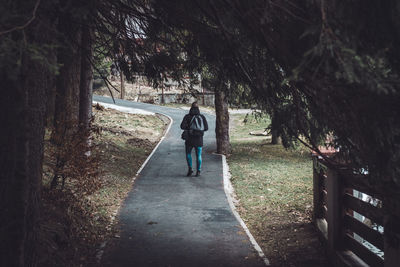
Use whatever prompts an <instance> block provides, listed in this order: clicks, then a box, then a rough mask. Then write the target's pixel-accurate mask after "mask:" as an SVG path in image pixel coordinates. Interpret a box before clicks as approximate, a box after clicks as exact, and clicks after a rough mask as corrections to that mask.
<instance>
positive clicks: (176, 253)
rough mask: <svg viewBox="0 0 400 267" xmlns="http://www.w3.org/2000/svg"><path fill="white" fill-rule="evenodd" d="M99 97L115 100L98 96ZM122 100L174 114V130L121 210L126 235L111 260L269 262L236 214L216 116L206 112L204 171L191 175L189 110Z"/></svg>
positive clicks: (105, 261)
mask: <svg viewBox="0 0 400 267" xmlns="http://www.w3.org/2000/svg"><path fill="white" fill-rule="evenodd" d="M94 101H98V102H105V103H112V100H111V99H110V98H104V97H99V96H95V97H94ZM116 104H117V105H121V106H126V107H132V108H140V109H143V110H147V111H151V112H156V113H161V114H165V115H168V116H170V117H171V118H172V119H173V123H172V125H171V129H170V131H169V132H168V133H167V135H166V137H165V139H164V140H163V142H162V143H161V144H160V146H159V147H158V149H157V150H156V152H155V153H154V154H153V156H152V157H151V158H150V160H149V162H148V163H147V165H146V166H145V168H144V169H143V170H142V172H141V173H140V175H139V177H138V178H137V179H136V181H135V184H134V186H133V189H132V191H131V192H130V193H129V195H128V197H127V199H126V200H125V202H124V204H123V206H122V208H121V210H120V213H119V221H120V224H121V230H122V231H121V236H120V238H119V240H118V242H117V244H115V245H114V246H113V247H112V248H111V251H109V252H107V253H106V254H105V255H104V257H103V260H102V264H103V265H105V266H174V267H175V266H188V267H191V266H202V267H203V266H204V267H205V266H265V264H264V262H263V261H262V259H261V258H260V257H259V256H258V254H257V253H256V251H255V250H254V248H253V246H252V245H251V243H250V241H249V238H248V237H247V235H246V233H245V232H244V231H243V228H242V227H241V226H240V224H239V222H238V221H237V220H236V218H235V216H234V215H233V213H232V211H231V209H230V207H229V204H228V200H227V197H226V195H225V193H224V186H223V174H222V159H221V156H220V155H215V154H213V152H214V151H216V143H215V132H214V129H215V117H214V116H212V115H208V114H205V116H206V118H207V120H208V123H209V129H210V130H209V131H208V132H206V133H205V136H204V147H203V168H202V173H201V177H194V176H193V177H186V172H187V166H186V161H185V151H184V142H183V140H181V139H180V135H181V130H180V127H179V126H180V123H181V120H182V118H183V116H184V115H185V113H187V111H184V110H180V109H174V108H166V107H161V106H155V105H150V104H145V103H138V102H130V101H124V100H118V99H116Z"/></svg>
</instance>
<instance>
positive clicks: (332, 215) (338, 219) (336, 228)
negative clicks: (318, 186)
mask: <svg viewBox="0 0 400 267" xmlns="http://www.w3.org/2000/svg"><path fill="white" fill-rule="evenodd" d="M326 187H327V188H326V189H327V206H328V211H327V222H328V254H329V257H331V259H333V258H334V257H335V252H336V251H338V250H341V248H342V247H343V237H344V235H343V234H344V232H343V205H342V202H343V185H342V182H341V180H340V177H339V176H338V174H337V172H336V171H334V170H332V169H330V168H328V170H327V185H326Z"/></svg>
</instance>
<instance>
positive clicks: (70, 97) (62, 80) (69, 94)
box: [51, 13, 81, 188]
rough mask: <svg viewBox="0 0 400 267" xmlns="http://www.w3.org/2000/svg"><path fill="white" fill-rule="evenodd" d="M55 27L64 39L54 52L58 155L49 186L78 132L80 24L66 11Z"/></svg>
mask: <svg viewBox="0 0 400 267" xmlns="http://www.w3.org/2000/svg"><path fill="white" fill-rule="evenodd" d="M57 29H58V31H59V33H60V36H61V37H62V38H63V39H61V40H60V42H61V43H62V44H63V45H62V46H60V48H59V49H58V54H57V59H58V60H57V61H58V64H60V65H61V66H62V67H61V68H60V74H59V75H58V77H57V81H56V86H57V92H56V102H55V112H54V130H53V133H52V142H53V143H54V144H55V145H56V147H57V156H56V164H55V165H56V167H55V170H54V176H53V180H52V182H51V188H55V187H56V186H57V184H58V176H59V173H60V171H61V170H62V169H63V168H64V165H65V163H66V159H65V157H66V156H67V155H65V153H64V152H63V147H64V146H65V145H66V144H67V145H68V143H69V142H71V139H72V136H73V135H74V134H75V133H76V132H77V131H78V122H79V96H80V91H79V90H80V77H81V55H80V42H81V26H79V25H77V24H76V23H73V22H72V20H71V18H70V15H69V14H68V13H67V14H63V15H61V16H60V18H59V23H58V28H57Z"/></svg>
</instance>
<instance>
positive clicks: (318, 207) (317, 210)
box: [313, 156, 322, 223]
mask: <svg viewBox="0 0 400 267" xmlns="http://www.w3.org/2000/svg"><path fill="white" fill-rule="evenodd" d="M317 160H318V157H317V156H313V221H314V223H316V222H317V219H320V218H322V198H321V197H322V196H321V194H322V192H321V187H322V181H321V173H320V172H319V171H318V170H317V168H316V164H317Z"/></svg>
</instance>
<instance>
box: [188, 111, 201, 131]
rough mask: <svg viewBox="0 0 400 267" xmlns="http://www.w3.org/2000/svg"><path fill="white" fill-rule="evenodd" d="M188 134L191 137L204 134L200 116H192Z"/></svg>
mask: <svg viewBox="0 0 400 267" xmlns="http://www.w3.org/2000/svg"><path fill="white" fill-rule="evenodd" d="M189 134H190V135H193V136H200V135H201V136H202V135H203V134H204V121H203V117H202V116H201V115H193V117H192V119H191V120H190V123H189Z"/></svg>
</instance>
